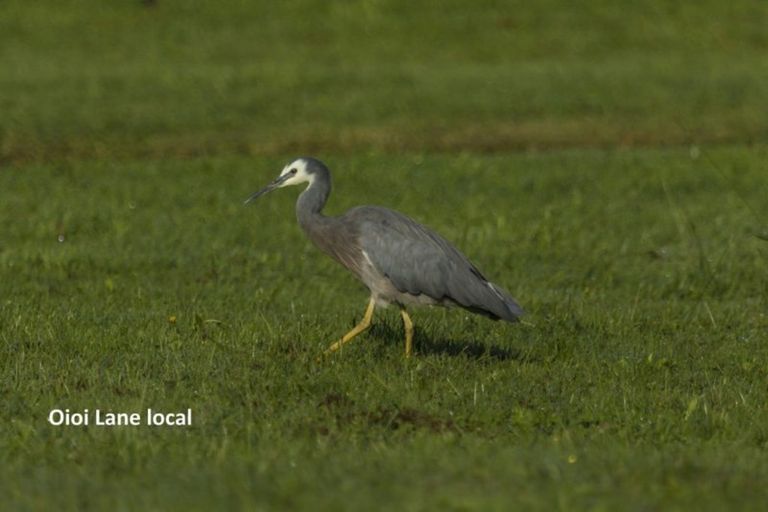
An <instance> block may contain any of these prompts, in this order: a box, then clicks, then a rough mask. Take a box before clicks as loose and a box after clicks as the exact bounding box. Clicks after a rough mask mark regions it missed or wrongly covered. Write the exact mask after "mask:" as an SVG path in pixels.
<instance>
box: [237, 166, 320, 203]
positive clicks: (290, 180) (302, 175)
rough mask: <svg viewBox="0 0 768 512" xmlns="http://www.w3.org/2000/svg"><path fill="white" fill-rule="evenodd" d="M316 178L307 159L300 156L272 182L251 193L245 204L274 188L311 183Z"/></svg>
mask: <svg viewBox="0 0 768 512" xmlns="http://www.w3.org/2000/svg"><path fill="white" fill-rule="evenodd" d="M314 179H315V175H314V174H311V173H309V172H307V160H306V159H304V158H299V159H297V160H294V161H293V162H291V163H290V164H288V165H286V166H285V167H283V172H281V173H280V176H278V177H277V178H275V179H274V180H272V183H270V184H269V185H267V186H266V187H264V188H263V189H261V190H259V191H258V192H255V193H253V194H251V196H250V197H249V198H248V199H246V200H245V204H248V203H250V202H252V201H255V200H256V199H257V198H258V197H260V196H263V195H264V194H266V193H268V192H271V191H272V190H275V189H278V188H282V187H287V186H288V185H298V184H300V183H309V184H310V185H311V184H312V181H313V180H314Z"/></svg>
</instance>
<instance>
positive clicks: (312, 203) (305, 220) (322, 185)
mask: <svg viewBox="0 0 768 512" xmlns="http://www.w3.org/2000/svg"><path fill="white" fill-rule="evenodd" d="M330 193H331V184H330V182H329V181H326V180H315V181H313V182H312V183H310V184H309V186H308V187H307V188H306V189H304V192H302V193H301V195H300V196H299V199H298V201H296V217H297V218H298V220H299V224H300V225H301V227H302V228H303V229H304V231H307V232H308V231H310V229H309V227H310V226H312V225H315V224H317V223H319V222H322V220H323V219H325V216H323V214H322V211H323V207H324V206H325V203H326V201H328V196H329V195H330Z"/></svg>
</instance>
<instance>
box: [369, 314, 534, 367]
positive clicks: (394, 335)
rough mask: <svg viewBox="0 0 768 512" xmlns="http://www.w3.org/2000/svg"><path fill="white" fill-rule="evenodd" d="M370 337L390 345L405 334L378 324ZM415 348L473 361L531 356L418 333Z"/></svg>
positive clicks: (480, 344)
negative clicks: (467, 358)
mask: <svg viewBox="0 0 768 512" xmlns="http://www.w3.org/2000/svg"><path fill="white" fill-rule="evenodd" d="M369 335H370V336H373V337H374V338H377V339H379V340H383V341H385V342H387V343H390V342H391V341H392V340H394V339H396V340H401V339H402V337H403V333H402V331H401V330H399V329H393V328H392V327H391V326H389V325H387V324H386V323H376V324H374V325H372V326H371V329H370V331H369ZM413 348H414V351H415V352H416V354H422V355H447V356H453V357H457V356H463V357H469V358H472V359H478V360H480V359H490V360H496V361H521V362H522V361H528V360H529V359H530V356H529V355H527V354H525V353H523V352H522V351H521V350H517V349H509V348H502V347H498V346H495V345H488V344H486V343H480V342H477V341H474V340H457V339H450V340H449V339H438V338H430V337H429V336H427V335H425V334H423V333H421V332H419V331H416V333H415V334H414V337H413Z"/></svg>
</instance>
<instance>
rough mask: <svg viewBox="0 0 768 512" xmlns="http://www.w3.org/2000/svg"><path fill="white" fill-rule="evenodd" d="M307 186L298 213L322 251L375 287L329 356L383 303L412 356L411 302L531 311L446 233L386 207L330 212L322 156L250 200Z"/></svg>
mask: <svg viewBox="0 0 768 512" xmlns="http://www.w3.org/2000/svg"><path fill="white" fill-rule="evenodd" d="M302 184H305V188H304V191H303V192H302V193H301V194H300V195H299V198H298V200H297V201H296V217H297V220H298V223H299V225H300V226H301V228H302V230H303V231H304V233H305V234H306V236H307V237H308V238H309V239H310V240H311V241H312V242H313V243H314V245H316V246H317V247H318V248H319V249H320V250H321V251H322V252H324V253H326V254H327V255H329V256H330V257H332V258H333V259H335V260H336V261H338V262H339V263H340V264H341V265H343V266H344V267H346V268H347V269H348V270H349V271H350V272H352V274H354V275H355V276H356V277H357V278H358V279H359V280H360V281H362V282H363V283H364V284H365V286H367V287H368V289H369V290H370V298H369V300H368V306H367V308H366V310H365V313H364V314H363V317H362V319H361V320H360V322H359V323H357V325H355V326H354V327H353V328H352V329H351V330H350V331H349V332H347V333H346V334H344V335H343V336H342V337H341V338H340V339H338V340H337V341H334V342H333V343H332V344H331V345H330V346H329V347H328V349H327V350H326V351H325V354H331V353H333V352H336V351H337V350H339V349H341V348H342V347H343V346H344V345H346V344H347V343H349V342H350V341H352V339H354V338H355V337H356V336H358V335H359V334H360V333H362V332H363V331H365V330H366V329H368V327H370V325H371V320H372V318H373V312H374V309H375V308H376V307H377V306H382V307H384V306H387V305H389V304H396V305H397V306H398V307H399V308H400V314H401V316H402V320H403V328H404V331H405V357H406V358H408V357H410V356H411V354H412V351H413V332H414V328H413V321H412V320H411V317H410V315H409V314H408V311H407V310H406V306H410V305H436V306H446V307H453V306H458V307H461V308H464V309H466V310H468V311H471V312H473V313H478V314H480V315H483V316H486V317H489V318H491V319H494V320H499V319H501V320H505V321H508V322H517V321H518V320H519V318H520V316H522V315H523V314H524V312H523V308H522V307H520V305H519V304H518V303H517V301H516V300H515V299H514V298H512V297H511V296H510V294H509V293H508V292H507V291H505V290H504V289H503V288H501V287H500V286H498V285H496V284H494V283H492V282H491V281H489V280H488V279H486V278H485V276H484V275H483V273H482V272H480V270H478V269H477V267H476V266H475V265H474V264H473V263H472V262H471V261H469V259H468V258H467V257H466V256H465V255H464V254H463V253H462V252H461V251H459V250H458V249H457V248H456V247H455V246H454V245H452V244H451V243H450V242H448V241H447V240H446V239H445V238H443V237H442V236H440V235H439V234H437V233H436V232H434V231H432V230H431V229H429V228H428V227H426V226H424V225H422V224H420V223H418V222H416V221H415V220H413V219H411V218H410V217H407V216H406V215H403V214H402V213H399V212H397V211H395V210H391V209H389V208H384V207H381V206H370V205H365V206H357V207H354V208H351V209H350V210H348V211H347V212H346V213H344V214H342V215H339V216H326V215H323V207H324V206H325V204H326V202H327V201H328V197H329V196H330V193H331V172H330V170H329V169H328V167H326V165H325V164H324V163H323V162H321V161H320V160H318V159H316V158H313V157H301V158H297V159H295V160H293V161H292V162H291V163H289V164H288V165H286V166H285V167H284V168H283V170H282V171H281V172H280V175H279V176H278V177H277V178H275V179H274V180H273V181H272V182H271V183H269V184H268V185H267V186H266V187H264V188H262V189H261V190H259V191H257V192H254V193H253V194H251V195H250V196H249V197H248V198H247V199H246V200H245V203H244V204H246V205H247V204H249V203H252V202H253V201H255V200H256V199H257V198H259V197H261V196H263V195H264V194H267V193H269V192H271V191H273V190H276V189H278V188H282V187H287V186H291V185H302Z"/></svg>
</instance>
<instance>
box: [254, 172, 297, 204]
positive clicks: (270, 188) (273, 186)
mask: <svg viewBox="0 0 768 512" xmlns="http://www.w3.org/2000/svg"><path fill="white" fill-rule="evenodd" d="M290 177H291V174H283V175H282V176H278V177H277V178H275V180H274V181H273V182H272V183H270V184H269V185H267V186H266V187H264V188H263V189H261V190H259V191H258V192H254V193H253V194H251V195H250V196H249V197H248V199H246V200H245V202H244V203H243V204H248V203H251V202H253V201H255V200H256V199H257V198H258V197H259V196H263V195H264V194H266V193H267V192H272V191H273V190H275V189H276V188H278V187H280V185H281V184H282V183H283V182H284V181H285V180H287V179H288V178H290Z"/></svg>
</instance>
